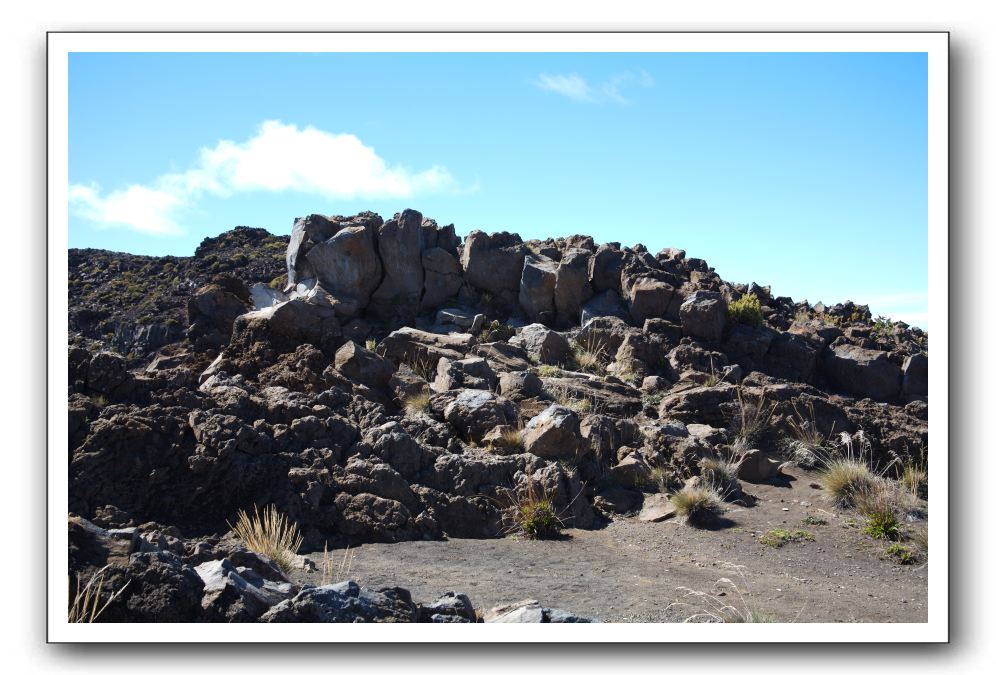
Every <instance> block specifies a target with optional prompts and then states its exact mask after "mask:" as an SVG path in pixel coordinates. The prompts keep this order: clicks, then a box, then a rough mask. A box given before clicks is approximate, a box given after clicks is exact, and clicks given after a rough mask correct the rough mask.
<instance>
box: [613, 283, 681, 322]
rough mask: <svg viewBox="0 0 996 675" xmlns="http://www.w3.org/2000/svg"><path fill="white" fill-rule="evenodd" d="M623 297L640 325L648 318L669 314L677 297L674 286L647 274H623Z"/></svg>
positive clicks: (634, 319) (631, 314)
mask: <svg viewBox="0 0 996 675" xmlns="http://www.w3.org/2000/svg"><path fill="white" fill-rule="evenodd" d="M622 283H623V297H624V298H625V300H626V306H627V307H628V308H629V313H630V316H632V317H633V321H635V322H636V323H637V324H638V325H642V324H643V322H644V321H646V320H647V319H653V318H663V317H666V316H668V315H669V314H670V313H671V312H670V307H671V305H672V302H673V300H674V298H675V289H674V286H672V285H671V284H668V283H666V282H664V281H659V280H657V279H654V278H652V277H647V276H630V275H629V274H627V273H624V274H623V282H622Z"/></svg>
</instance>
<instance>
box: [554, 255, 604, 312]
mask: <svg viewBox="0 0 996 675" xmlns="http://www.w3.org/2000/svg"><path fill="white" fill-rule="evenodd" d="M590 258H591V254H590V253H589V252H588V251H585V250H582V249H570V250H568V251H567V252H566V253H564V256H563V257H562V258H561V259H560V265H559V266H558V267H557V279H556V286H555V288H554V294H553V304H554V307H555V308H556V311H557V322H558V323H559V324H560V325H563V326H566V325H572V324H576V323H577V322H578V320H579V319H580V318H581V306H582V305H583V304H584V303H586V302H588V300H590V299H591V297H592V295H594V292H593V291H592V290H591V284H590V283H588V260H589V259H590Z"/></svg>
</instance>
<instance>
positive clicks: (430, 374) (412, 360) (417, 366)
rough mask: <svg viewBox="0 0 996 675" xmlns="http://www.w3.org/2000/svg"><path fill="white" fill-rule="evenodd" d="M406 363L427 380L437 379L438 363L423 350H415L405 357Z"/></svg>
mask: <svg viewBox="0 0 996 675" xmlns="http://www.w3.org/2000/svg"><path fill="white" fill-rule="evenodd" d="M404 363H405V365H407V366H408V367H409V368H411V369H412V372H414V373H415V374H416V375H418V376H419V377H421V378H422V379H423V380H425V381H426V382H432V381H433V380H435V379H436V363H435V362H434V361H433V360H432V359H430V358H429V355H428V354H426V353H424V352H422V351H418V350H416V351H413V352H411V353H410V354H407V355H406V357H405V358H404Z"/></svg>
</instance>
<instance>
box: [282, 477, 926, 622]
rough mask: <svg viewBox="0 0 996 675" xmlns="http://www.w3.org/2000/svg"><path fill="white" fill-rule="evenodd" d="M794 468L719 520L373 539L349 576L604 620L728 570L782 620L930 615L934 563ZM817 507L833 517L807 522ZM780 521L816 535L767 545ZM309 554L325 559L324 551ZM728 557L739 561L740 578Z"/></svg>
mask: <svg viewBox="0 0 996 675" xmlns="http://www.w3.org/2000/svg"><path fill="white" fill-rule="evenodd" d="M787 472H788V474H789V480H788V481H786V482H785V484H783V485H781V486H773V485H750V484H744V488H745V489H746V491H747V492H749V493H750V494H752V495H753V496H754V497H756V498H757V503H756V504H755V505H754V506H751V507H743V506H739V505H730V509H729V511H728V512H727V513H726V518H727V519H728V521H729V522H728V523H727V524H726V525H725V526H724V527H723V528H722V529H718V530H697V529H694V528H692V527H689V526H685V525H682V524H678V523H676V522H674V521H673V520H672V521H665V522H663V523H644V522H640V521H639V520H637V519H636V518H621V519H618V520H616V521H614V522H613V523H611V524H610V525H609V526H608V527H606V528H605V529H602V530H593V531H592V530H577V529H570V530H567V531H566V534H567V535H568V536H567V537H565V538H564V539H562V540H557V541H528V540H518V539H515V538H505V539H490V540H485V539H452V540H449V541H442V542H439V541H421V542H403V543H398V544H367V545H364V546H360V547H357V548H355V549H353V562H352V568H351V573H350V575H349V576H350V577H351V578H353V579H356V580H357V581H358V582H359V583H361V584H362V585H364V586H369V587H374V588H376V587H380V586H403V587H405V588H408V589H409V590H410V591H411V592H412V595H413V597H414V599H415V600H416V601H431V600H433V599H435V598H436V597H438V596H439V595H440V594H442V593H443V592H445V591H448V590H454V591H460V592H464V593H466V594H467V595H468V596H470V598H471V600H472V601H473V602H474V604H475V607H477V608H478V609H482V610H483V609H487V608H489V607H492V606H495V605H498V604H502V603H507V602H514V601H519V600H523V599H526V598H534V599H536V600H538V601H540V603H542V604H543V605H544V606H547V607H557V608H561V609H565V610H568V611H571V612H574V613H576V614H579V615H582V616H589V617H593V618H596V619H600V620H602V621H683V620H685V619H686V618H688V617H689V616H691V615H693V614H695V613H697V612H698V611H700V610H701V609H703V608H705V607H707V606H708V605H707V604H706V602H703V601H702V599H701V598H699V599H696V598H694V597H692V598H685V599H684V601H685V602H687V603H689V604H673V603H676V602H678V601H681V600H682V596H683V595H684V591H683V590H682V587H684V588H690V589H694V590H697V591H710V592H712V591H713V590H714V584H715V582H716V581H717V580H718V579H720V578H722V577H727V578H730V579H732V580H733V581H734V582H735V583H736V584H737V586H738V588H739V589H740V591H742V592H743V593H744V600H743V601H741V599H740V598H739V597H738V596H737V593H736V592H731V591H730V590H729V589H728V590H727V593H726V595H725V596H718V597H717V596H715V595H714V596H713V597H714V598H716V599H717V600H719V601H721V602H729V603H731V604H734V605H736V606H738V607H741V608H742V607H743V606H744V604H745V603H746V604H748V605H749V606H750V607H751V608H752V609H753V610H755V611H757V612H761V613H763V614H765V615H767V616H769V617H770V618H772V619H773V620H775V621H795V622H922V621H926V620H927V568H926V565H924V564H917V565H899V564H898V563H896V562H894V561H893V560H891V559H889V558H887V556H886V555H885V549H886V547H887V546H888V542H882V541H876V540H873V539H871V538H870V537H869V536H868V535H866V534H864V533H863V532H862V531H861V525H860V518H859V517H858V516H857V514H855V513H853V512H848V511H843V512H841V511H835V510H834V509H832V508H830V507H829V506H828V504H827V503H826V501H825V499H824V496H823V493H822V491H821V490H819V489H816V488H813V487H811V485H810V484H811V483H813V482H814V481H815V480H816V478H815V476H812V475H810V474H807V473H805V472H803V471H801V470H800V469H797V468H790V469H788V470H787ZM809 515H812V516H817V517H822V518H824V519H826V520H827V524H826V525H807V524H803V522H802V521H803V519H804V518H806V516H809ZM915 526H916V527H923V526H925V525H921V524H917V525H915ZM910 527H914V526H912V525H911V526H910ZM772 528H785V529H791V530H796V529H802V530H806V531H808V532H810V533H812V535H813V537H814V541H798V542H788V543H786V544H785V545H783V546H782V547H780V548H774V547H771V546H768V545H765V544H762V543H761V541H760V539H761V537H762V535H763V534H764V533H766V532H768V531H769V530H771V529H772ZM334 554H335V557H336V559H338V556H339V555H340V554H341V551H335V552H334ZM310 557H311V558H312V559H313V560H315V561H316V562H317V563H318V567H319V568H320V567H321V553H319V554H318V555H314V554H312V555H310ZM727 564H729V565H736V566H741V567H740V569H741V571H742V573H743V578H741V577H739V576H737V574H736V573H735V572H733V571H731V570H730V569H729V568H728V567H727V566H726V565H727ZM297 580H298V581H301V582H308V583H314V584H318V583H320V582H321V573H320V571H319V572H301V573H299V575H298V578H297Z"/></svg>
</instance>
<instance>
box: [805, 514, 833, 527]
mask: <svg viewBox="0 0 996 675" xmlns="http://www.w3.org/2000/svg"><path fill="white" fill-rule="evenodd" d="M802 524H803V525H826V524H827V519H826V518H823V517H821V516H806V517H805V518H803V519H802Z"/></svg>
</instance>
